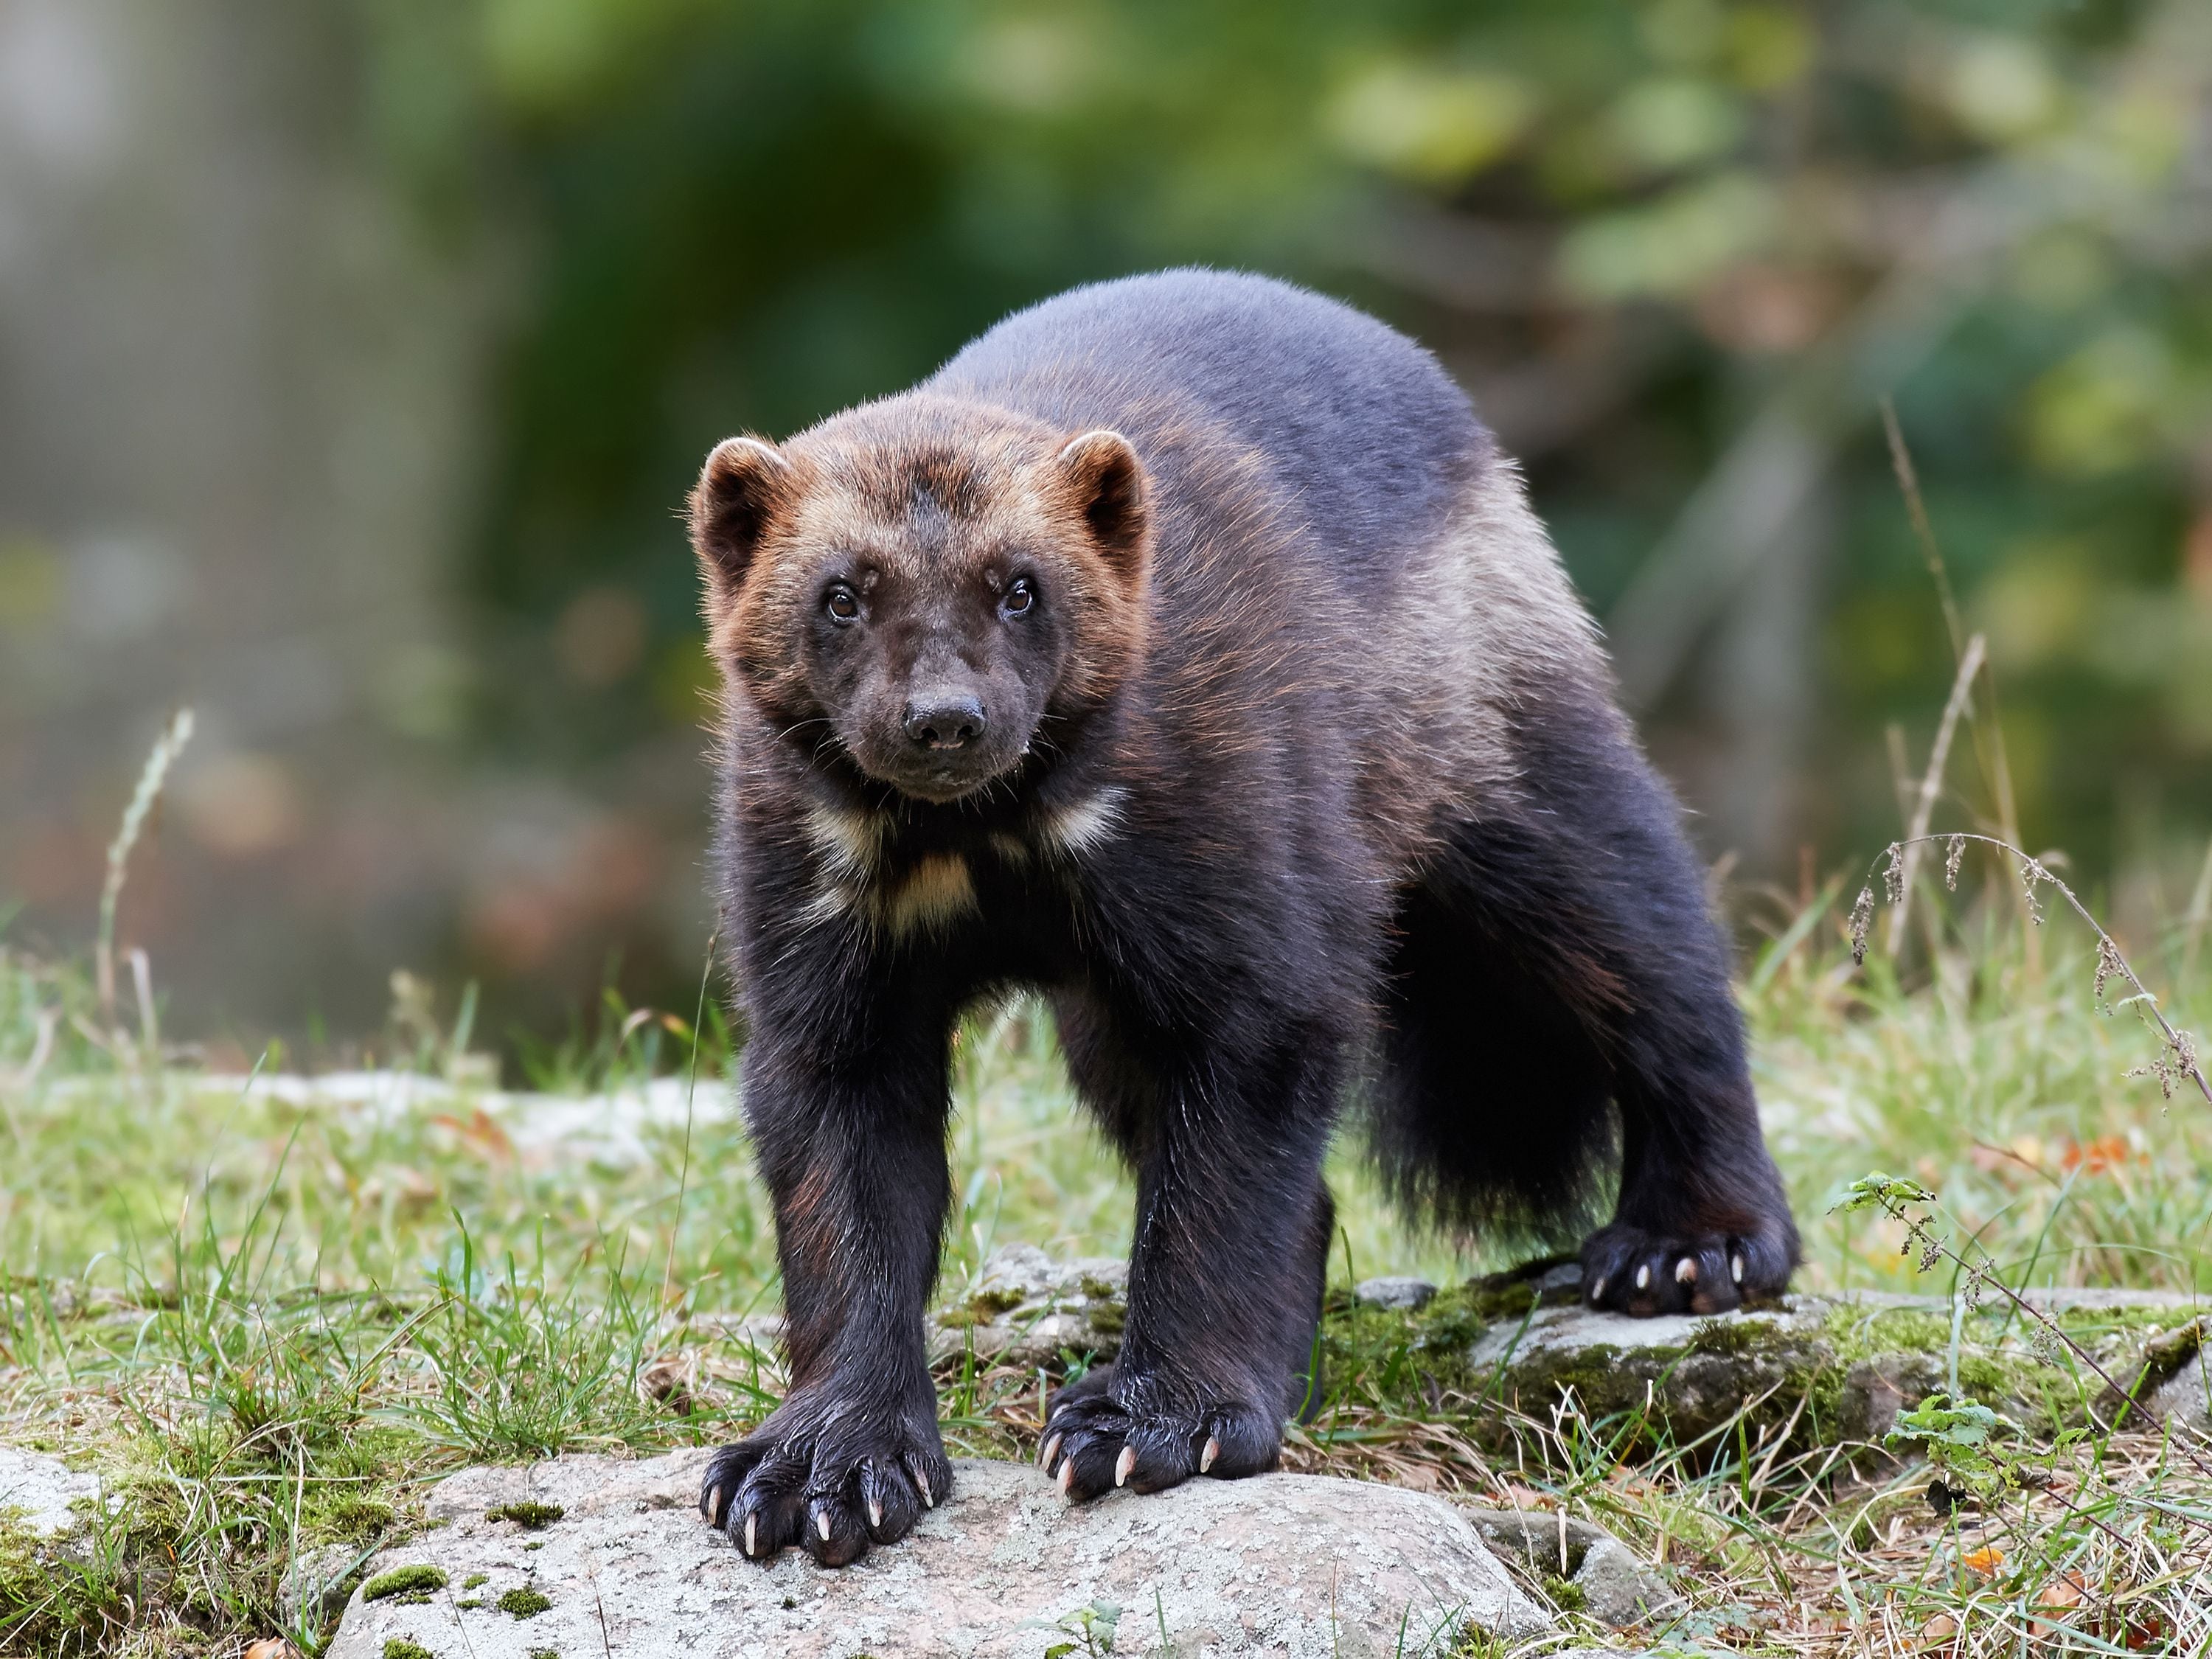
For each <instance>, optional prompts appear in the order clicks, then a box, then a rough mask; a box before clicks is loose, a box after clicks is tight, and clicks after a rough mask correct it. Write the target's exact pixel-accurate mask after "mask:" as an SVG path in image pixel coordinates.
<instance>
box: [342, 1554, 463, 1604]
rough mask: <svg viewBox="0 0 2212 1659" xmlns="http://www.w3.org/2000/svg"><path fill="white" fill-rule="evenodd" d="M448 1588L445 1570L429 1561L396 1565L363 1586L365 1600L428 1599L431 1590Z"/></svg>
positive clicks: (362, 1592) (363, 1599) (406, 1600)
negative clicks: (430, 1563) (409, 1564)
mask: <svg viewBox="0 0 2212 1659" xmlns="http://www.w3.org/2000/svg"><path fill="white" fill-rule="evenodd" d="M445 1588H446V1574H445V1570H444V1569H443V1568H441V1567H434V1566H432V1565H429V1564H428V1562H417V1563H416V1564H414V1565H411V1566H404V1567H394V1568H392V1571H389V1572H380V1573H379V1574H377V1575H376V1577H374V1578H372V1579H370V1580H369V1581H368V1583H366V1584H363V1585H362V1587H361V1599H362V1601H398V1602H402V1603H404V1602H409V1601H428V1600H429V1599H430V1592H431V1591H433V1590H441V1589H445Z"/></svg>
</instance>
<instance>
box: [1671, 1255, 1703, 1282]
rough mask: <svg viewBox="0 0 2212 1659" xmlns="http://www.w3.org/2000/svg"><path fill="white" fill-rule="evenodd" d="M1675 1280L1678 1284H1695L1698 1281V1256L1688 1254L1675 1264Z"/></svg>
mask: <svg viewBox="0 0 2212 1659" xmlns="http://www.w3.org/2000/svg"><path fill="white" fill-rule="evenodd" d="M1674 1282H1675V1283H1676V1284H1677V1285H1694V1284H1696V1283H1697V1282H1698V1258H1697V1257H1695V1256H1693V1255H1686V1256H1684V1257H1683V1258H1682V1259H1681V1260H1680V1261H1678V1262H1676V1263H1675V1264H1674Z"/></svg>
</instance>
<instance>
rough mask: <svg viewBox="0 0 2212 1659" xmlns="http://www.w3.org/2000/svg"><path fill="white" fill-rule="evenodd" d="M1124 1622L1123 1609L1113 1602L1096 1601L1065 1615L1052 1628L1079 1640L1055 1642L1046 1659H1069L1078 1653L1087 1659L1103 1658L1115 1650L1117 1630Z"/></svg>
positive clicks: (1053, 1623) (1054, 1622)
mask: <svg viewBox="0 0 2212 1659" xmlns="http://www.w3.org/2000/svg"><path fill="white" fill-rule="evenodd" d="M1039 1622H1040V1623H1042V1620H1040V1621H1039ZM1120 1623H1121V1608H1120V1607H1116V1606H1115V1604H1114V1603H1113V1602H1111V1601H1093V1602H1091V1604H1090V1605H1089V1606H1087V1607H1078V1608H1076V1609H1075V1611H1074V1612H1073V1613H1063V1614H1062V1615H1061V1616H1060V1618H1059V1619H1057V1620H1054V1621H1053V1622H1052V1624H1051V1625H1050V1626H1048V1628H1049V1629H1053V1630H1063V1631H1066V1632H1068V1633H1069V1634H1070V1635H1072V1636H1074V1637H1076V1638H1078V1640H1077V1641H1075V1642H1055V1643H1054V1644H1052V1645H1051V1646H1050V1647H1048V1648H1047V1649H1046V1650H1044V1659H1068V1656H1069V1655H1071V1654H1073V1653H1077V1652H1080V1653H1082V1654H1083V1655H1084V1659H1103V1656H1104V1655H1107V1654H1110V1653H1111V1652H1113V1651H1114V1631H1115V1626H1118V1625H1119V1624H1120Z"/></svg>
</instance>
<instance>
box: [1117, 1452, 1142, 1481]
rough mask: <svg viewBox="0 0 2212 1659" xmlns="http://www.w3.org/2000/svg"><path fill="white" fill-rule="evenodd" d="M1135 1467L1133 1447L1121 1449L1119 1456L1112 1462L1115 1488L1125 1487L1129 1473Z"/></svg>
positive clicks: (1135, 1457) (1135, 1456)
mask: <svg viewBox="0 0 2212 1659" xmlns="http://www.w3.org/2000/svg"><path fill="white" fill-rule="evenodd" d="M1136 1467H1137V1449H1136V1448H1135V1447H1134V1446H1124V1447H1122V1448H1121V1455H1120V1456H1119V1457H1117V1458H1115V1460H1114V1484H1115V1486H1127V1485H1128V1484H1129V1471H1130V1470H1132V1469H1133V1468H1136Z"/></svg>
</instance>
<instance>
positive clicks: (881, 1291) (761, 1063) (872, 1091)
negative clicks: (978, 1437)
mask: <svg viewBox="0 0 2212 1659" xmlns="http://www.w3.org/2000/svg"><path fill="white" fill-rule="evenodd" d="M744 1065H745V1116H746V1121H747V1123H748V1125H749V1127H750V1129H751V1131H752V1137H753V1142H754V1146H755V1147H756V1149H757V1152H758V1156H759V1159H760V1166H761V1174H762V1176H763V1179H764V1180H765V1181H766V1182H767V1183H768V1188H769V1193H770V1194H771V1195H772V1196H773V1197H774V1200H775V1222H776V1254H777V1257H778V1260H779V1261H780V1262H781V1266H782V1269H783V1295H784V1312H785V1344H786V1347H787V1351H788V1353H789V1357H790V1362H791V1389H790V1392H789V1393H788V1394H787V1395H786V1396H785V1398H784V1401H783V1403H782V1405H781V1406H779V1407H777V1408H776V1409H775V1411H774V1412H773V1413H770V1414H769V1417H768V1419H766V1420H765V1421H764V1422H763V1423H762V1424H761V1425H760V1426H759V1427H758V1428H757V1429H756V1430H755V1431H753V1432H752V1433H751V1434H750V1435H748V1436H746V1437H744V1439H743V1440H741V1441H738V1443H736V1444H734V1445H730V1446H725V1447H723V1448H722V1449H720V1451H719V1452H717V1453H716V1454H715V1455H714V1460H713V1462H711V1463H709V1464H708V1469H707V1474H706V1480H705V1482H704V1484H703V1485H702V1488H701V1491H700V1496H699V1507H700V1510H701V1512H702V1514H704V1515H705V1516H706V1517H707V1519H708V1521H709V1522H712V1523H714V1525H717V1526H719V1527H720V1528H723V1530H725V1531H726V1532H727V1533H728V1534H729V1535H730V1537H731V1538H732V1541H735V1542H736V1543H737V1545H738V1547H739V1548H740V1549H742V1550H743V1551H744V1553H746V1554H747V1555H748V1556H750V1557H752V1558H754V1559H757V1560H767V1559H769V1558H771V1557H773V1556H774V1555H775V1553H776V1552H777V1551H778V1550H780V1549H781V1548H782V1547H784V1546H785V1545H787V1544H793V1543H798V1544H803V1545H804V1546H805V1548H806V1550H807V1551H808V1553H811V1555H812V1556H813V1557H814V1559H816V1560H817V1561H819V1562H820V1563H821V1564H822V1565H824V1566H842V1565H844V1564H845V1563H847V1562H848V1561H851V1560H853V1559H855V1558H856V1557H858V1556H860V1554H862V1553H864V1552H865V1551H866V1549H867V1547H868V1546H869V1544H870V1543H872V1542H873V1543H878V1544H888V1543H890V1542H892V1541H895V1540H896V1539H899V1538H902V1537H903V1536H905V1534H906V1533H907V1531H908V1528H911V1527H912V1526H913V1525H914V1523H915V1520H916V1519H917V1518H918V1517H919V1516H920V1515H921V1511H922V1510H924V1509H925V1508H927V1507H929V1506H930V1505H932V1504H937V1503H939V1502H942V1501H943V1499H944V1498H945V1494H946V1493H947V1492H950V1491H951V1485H952V1466H951V1463H950V1462H947V1461H946V1459H945V1449H944V1446H943V1443H941V1441H940V1440H939V1437H938V1431H937V1397H936V1392H935V1390H934V1389H933V1386H932V1384H931V1382H930V1377H929V1366H928V1358H927V1347H926V1344H925V1341H924V1337H923V1329H922V1315H923V1309H924V1304H925V1301H926V1299H927V1296H928V1294H929V1288H930V1285H932V1283H933V1281H934V1280H935V1279H936V1277H937V1252H938V1242H939V1235H940V1233H941V1231H942V1229H943V1226H944V1221H945V1208H946V1206H947V1203H948V1202H949V1200H950V1196H951V1192H950V1178H949V1176H948V1175H947V1172H946V1168H945V1114H946V1101H945V1039H944V1036H943V1031H942V1029H941V1027H940V1028H939V1029H937V1030H933V1031H932V1030H915V1031H913V1032H912V1033H910V1034H909V1035H908V1037H907V1039H906V1040H905V1041H903V1042H890V1043H878V1044H874V1045H871V1047H870V1049H869V1051H868V1052H867V1054H866V1059H865V1061H855V1060H852V1059H846V1060H842V1061H840V1060H833V1059H832V1058H831V1057H829V1056H828V1055H826V1054H823V1053H821V1052H819V1051H818V1045H817V1044H815V1043H813V1042H802V1041H798V1040H795V1039H793V1037H791V1036H787V1035H786V1034H784V1033H781V1032H779V1031H777V1030H774V1029H772V1028H771V1029H768V1030H763V1029H761V1028H760V1027H759V1026H758V1025H757V1026H756V1029H755V1031H754V1035H753V1039H752V1041H751V1042H750V1044H749V1045H748V1046H747V1048H746V1050H745V1059H744Z"/></svg>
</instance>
